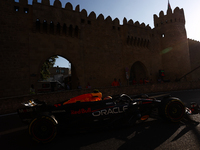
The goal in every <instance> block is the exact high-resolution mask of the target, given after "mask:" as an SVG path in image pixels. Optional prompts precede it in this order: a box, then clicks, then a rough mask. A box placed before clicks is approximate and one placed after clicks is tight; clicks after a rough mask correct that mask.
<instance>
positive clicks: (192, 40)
mask: <svg viewBox="0 0 200 150" xmlns="http://www.w3.org/2000/svg"><path fill="white" fill-rule="evenodd" d="M188 41H191V42H194V43H199V44H200V41H197V40H194V39H190V38H188Z"/></svg>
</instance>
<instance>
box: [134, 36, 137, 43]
mask: <svg viewBox="0 0 200 150" xmlns="http://www.w3.org/2000/svg"><path fill="white" fill-rule="evenodd" d="M136 42H137V37H135V39H134V45H136Z"/></svg>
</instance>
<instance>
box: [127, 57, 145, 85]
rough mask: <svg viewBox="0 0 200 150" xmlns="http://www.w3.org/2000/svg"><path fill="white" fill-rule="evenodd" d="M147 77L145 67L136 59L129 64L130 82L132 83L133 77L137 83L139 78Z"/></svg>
mask: <svg viewBox="0 0 200 150" xmlns="http://www.w3.org/2000/svg"><path fill="white" fill-rule="evenodd" d="M147 77H148V76H147V69H146V67H145V65H144V64H143V63H141V62H140V61H137V62H135V63H134V64H133V65H132V66H131V70H130V83H132V81H133V79H135V80H136V82H137V83H138V82H139V80H140V79H144V78H147Z"/></svg>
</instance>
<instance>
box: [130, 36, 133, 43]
mask: <svg viewBox="0 0 200 150" xmlns="http://www.w3.org/2000/svg"><path fill="white" fill-rule="evenodd" d="M130 45H133V37H131V39H130Z"/></svg>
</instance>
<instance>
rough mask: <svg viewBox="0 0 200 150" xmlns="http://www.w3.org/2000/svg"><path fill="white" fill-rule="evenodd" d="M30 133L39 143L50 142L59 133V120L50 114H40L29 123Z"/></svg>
mask: <svg viewBox="0 0 200 150" xmlns="http://www.w3.org/2000/svg"><path fill="white" fill-rule="evenodd" d="M28 129H29V134H30V136H31V137H32V139H33V140H35V141H37V142H38V143H48V142H50V141H52V140H53V139H54V138H55V136H56V135H57V121H56V120H55V119H54V118H52V117H50V116H39V117H36V118H35V119H33V120H32V122H31V123H30V125H29V128H28Z"/></svg>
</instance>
